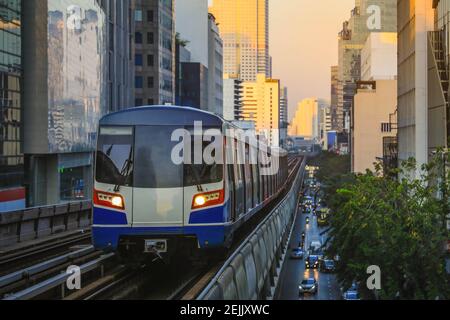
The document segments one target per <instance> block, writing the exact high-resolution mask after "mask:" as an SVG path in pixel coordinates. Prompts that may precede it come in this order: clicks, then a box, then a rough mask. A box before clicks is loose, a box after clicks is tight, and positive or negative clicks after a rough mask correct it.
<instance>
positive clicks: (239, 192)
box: [233, 139, 245, 216]
mask: <svg viewBox="0 0 450 320" xmlns="http://www.w3.org/2000/svg"><path fill="white" fill-rule="evenodd" d="M233 150H234V164H233V167H234V181H235V185H236V215H237V216H240V215H241V214H243V213H244V210H243V209H242V205H243V202H244V201H245V199H244V196H243V191H244V189H243V185H242V184H243V181H242V171H241V166H240V165H239V162H240V160H239V157H240V156H239V144H238V141H237V140H236V139H234V142H233Z"/></svg>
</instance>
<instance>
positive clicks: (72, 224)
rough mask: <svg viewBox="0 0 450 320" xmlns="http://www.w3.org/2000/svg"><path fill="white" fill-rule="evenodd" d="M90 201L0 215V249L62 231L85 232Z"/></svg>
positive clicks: (89, 222) (89, 215)
mask: <svg viewBox="0 0 450 320" xmlns="http://www.w3.org/2000/svg"><path fill="white" fill-rule="evenodd" d="M91 221H92V203H91V201H81V202H71V203H67V204H59V205H53V206H45V207H36V208H28V209H23V210H18V211H10V212H4V213H0V248H5V247H10V246H13V245H15V244H18V243H21V242H25V241H30V240H35V239H40V238H44V237H47V236H51V235H54V234H59V233H62V232H66V231H73V230H78V229H82V228H89V227H90V225H91Z"/></svg>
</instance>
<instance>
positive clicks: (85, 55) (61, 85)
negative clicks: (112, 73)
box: [48, 0, 107, 153]
mask: <svg viewBox="0 0 450 320" xmlns="http://www.w3.org/2000/svg"><path fill="white" fill-rule="evenodd" d="M105 36H106V24H105V14H104V12H103V10H102V8H101V7H100V5H99V3H98V1H95V0H48V131H49V132H48V144H49V152H50V153H66V152H84V151H91V150H93V148H94V143H95V140H96V132H97V123H98V121H99V119H100V117H101V116H102V115H103V114H105V113H106V103H105V102H106V101H107V100H106V93H107V91H106V86H105V84H106V83H107V82H106V77H105V75H107V73H106V62H107V59H106V57H107V56H106V54H107V48H106V44H105V43H106V41H105Z"/></svg>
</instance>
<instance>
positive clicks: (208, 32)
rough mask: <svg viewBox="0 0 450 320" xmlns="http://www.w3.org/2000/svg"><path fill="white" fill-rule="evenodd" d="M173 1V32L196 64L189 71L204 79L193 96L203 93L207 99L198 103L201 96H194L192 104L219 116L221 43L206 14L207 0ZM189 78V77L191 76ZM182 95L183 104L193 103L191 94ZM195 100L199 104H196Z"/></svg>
mask: <svg viewBox="0 0 450 320" xmlns="http://www.w3.org/2000/svg"><path fill="white" fill-rule="evenodd" d="M175 3H176V5H175V6H176V9H175V16H176V24H175V26H176V31H177V34H179V37H180V38H181V39H183V40H184V45H185V48H186V49H187V50H189V51H190V53H191V58H190V63H196V64H200V66H198V68H197V67H196V68H195V70H194V69H192V71H197V76H196V78H197V80H200V79H204V80H205V81H207V85H206V86H203V85H202V86H196V87H197V89H199V88H201V89H202V90H205V91H204V92H197V93H196V95H197V96H198V97H200V96H206V97H207V101H206V102H200V101H203V99H200V100H198V99H197V100H198V102H196V103H195V107H196V108H201V109H202V110H206V111H210V112H213V113H216V114H219V115H222V114H223V42H222V39H221V37H220V34H219V29H218V26H217V24H216V21H215V17H214V16H213V15H212V14H210V13H208V1H207V0H178V1H176V2H175ZM205 70H206V72H207V74H208V76H207V77H204V76H203V75H202V74H199V73H198V71H201V72H202V73H203V72H204V71H205ZM186 77H189V75H186ZM190 78H191V79H192V77H190ZM197 80H196V81H197ZM197 82H198V81H197ZM189 86H191V85H189ZM191 87H192V86H191ZM185 98H187V100H184V101H185V104H192V103H194V101H193V100H195V99H191V98H192V97H189V96H188V95H185ZM199 102H200V104H198V103H199Z"/></svg>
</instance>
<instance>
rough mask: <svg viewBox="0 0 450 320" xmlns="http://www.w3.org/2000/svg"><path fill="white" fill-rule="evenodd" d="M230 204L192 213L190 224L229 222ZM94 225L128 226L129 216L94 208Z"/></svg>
mask: <svg viewBox="0 0 450 320" xmlns="http://www.w3.org/2000/svg"><path fill="white" fill-rule="evenodd" d="M228 204H229V202H227V203H226V204H225V206H221V207H216V208H208V209H204V210H199V211H196V212H192V213H191V215H190V217H189V224H211V223H224V222H227V217H228ZM94 225H107V226H117V225H128V221H127V215H126V214H125V213H124V212H120V211H114V210H108V209H103V208H97V207H94Z"/></svg>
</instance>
